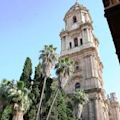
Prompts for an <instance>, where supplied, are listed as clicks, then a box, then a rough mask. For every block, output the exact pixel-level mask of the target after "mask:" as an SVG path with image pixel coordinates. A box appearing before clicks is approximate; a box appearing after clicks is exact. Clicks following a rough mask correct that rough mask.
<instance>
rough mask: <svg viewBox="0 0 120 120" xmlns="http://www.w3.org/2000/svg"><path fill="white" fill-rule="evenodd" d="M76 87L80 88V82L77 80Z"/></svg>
mask: <svg viewBox="0 0 120 120" xmlns="http://www.w3.org/2000/svg"><path fill="white" fill-rule="evenodd" d="M76 89H80V83H79V82H77V83H76V84H75V90H76Z"/></svg>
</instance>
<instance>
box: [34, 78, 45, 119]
mask: <svg viewBox="0 0 120 120" xmlns="http://www.w3.org/2000/svg"><path fill="white" fill-rule="evenodd" d="M46 80H47V77H45V78H44V83H43V88H42V93H41V97H40V102H39V106H38V111H37V116H36V120H39V116H40V108H41V105H42V99H43V95H44V90H45V85H46Z"/></svg>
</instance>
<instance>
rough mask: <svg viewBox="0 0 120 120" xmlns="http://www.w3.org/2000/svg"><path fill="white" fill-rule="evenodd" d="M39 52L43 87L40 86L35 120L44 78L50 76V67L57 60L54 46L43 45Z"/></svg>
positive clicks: (37, 119) (37, 118) (38, 112)
mask: <svg viewBox="0 0 120 120" xmlns="http://www.w3.org/2000/svg"><path fill="white" fill-rule="evenodd" d="M40 52H41V55H40V57H39V59H40V60H41V61H42V68H43V76H44V82H43V88H42V93H41V97H40V102H39V106H38V111H37V116H36V120H39V114H40V109H41V105H42V100H43V95H44V90H45V85H46V80H47V78H48V77H49V76H50V70H51V68H52V67H53V66H54V65H55V63H56V61H57V54H56V48H54V47H53V45H45V46H44V50H41V51H40Z"/></svg>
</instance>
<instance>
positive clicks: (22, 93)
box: [7, 81, 30, 120]
mask: <svg viewBox="0 0 120 120" xmlns="http://www.w3.org/2000/svg"><path fill="white" fill-rule="evenodd" d="M7 94H8V97H9V98H10V99H11V103H12V106H13V119H12V120H23V116H24V114H25V113H26V112H27V110H28V109H29V107H30V99H29V96H28V94H29V91H28V89H27V88H25V87H24V82H22V81H18V82H17V84H13V86H12V87H9V89H8V93H7Z"/></svg>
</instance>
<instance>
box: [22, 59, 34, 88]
mask: <svg viewBox="0 0 120 120" xmlns="http://www.w3.org/2000/svg"><path fill="white" fill-rule="evenodd" d="M31 75H32V62H31V59H30V58H29V57H27V58H26V60H25V63H24V67H23V72H22V74H21V77H20V80H21V81H23V82H24V84H25V87H27V88H29V87H30V82H31Z"/></svg>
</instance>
